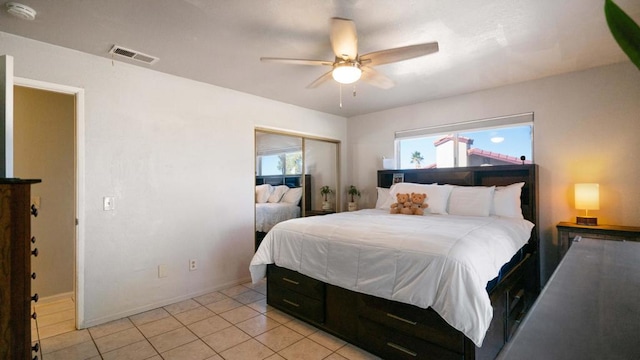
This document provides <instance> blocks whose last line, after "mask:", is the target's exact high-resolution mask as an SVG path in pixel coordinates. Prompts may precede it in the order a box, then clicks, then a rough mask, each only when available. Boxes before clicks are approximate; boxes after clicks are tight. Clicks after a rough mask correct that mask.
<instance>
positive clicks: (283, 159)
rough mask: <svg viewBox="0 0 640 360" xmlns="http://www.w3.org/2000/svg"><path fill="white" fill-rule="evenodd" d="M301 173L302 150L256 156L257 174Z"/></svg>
mask: <svg viewBox="0 0 640 360" xmlns="http://www.w3.org/2000/svg"><path fill="white" fill-rule="evenodd" d="M299 174H302V151H294V152H287V153H279V154H270V155H259V156H258V175H261V176H266V175H299Z"/></svg>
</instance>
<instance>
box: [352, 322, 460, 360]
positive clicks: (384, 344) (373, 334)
mask: <svg viewBox="0 0 640 360" xmlns="http://www.w3.org/2000/svg"><path fill="white" fill-rule="evenodd" d="M358 337H359V338H360V339H362V341H363V342H365V341H366V342H365V343H366V344H368V345H369V346H370V347H371V348H370V350H371V351H373V352H374V353H375V354H378V355H380V356H381V357H383V358H385V359H398V360H404V359H418V360H419V359H458V360H461V359H463V358H464V356H463V355H462V354H460V353H457V352H454V351H451V350H449V349H444V348H442V347H439V346H437V345H435V344H433V343H430V342H428V341H424V340H422V339H418V338H415V337H412V336H409V335H407V334H404V333H401V332H398V331H395V330H394V329H392V328H389V327H386V326H382V325H380V324H378V323H376V322H373V321H370V320H368V319H365V318H361V319H360V321H359V323H358ZM365 339H366V340H365Z"/></svg>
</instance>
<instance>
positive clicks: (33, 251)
mask: <svg viewBox="0 0 640 360" xmlns="http://www.w3.org/2000/svg"><path fill="white" fill-rule="evenodd" d="M31 255H33V256H35V257H38V248H35V249H33V250H32V251H31Z"/></svg>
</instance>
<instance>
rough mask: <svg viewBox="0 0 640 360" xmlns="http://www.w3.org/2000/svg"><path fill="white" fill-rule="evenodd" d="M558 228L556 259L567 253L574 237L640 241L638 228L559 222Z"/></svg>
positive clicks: (639, 229) (639, 228)
mask: <svg viewBox="0 0 640 360" xmlns="http://www.w3.org/2000/svg"><path fill="white" fill-rule="evenodd" d="M556 228H558V256H559V257H558V259H559V260H561V259H562V258H563V257H564V254H566V253H567V250H569V247H570V246H571V243H572V242H573V239H574V238H575V237H576V236H580V237H588V238H591V239H601V240H617V241H640V227H636V226H619V225H596V226H589V225H578V224H575V223H570V222H560V223H558V225H556Z"/></svg>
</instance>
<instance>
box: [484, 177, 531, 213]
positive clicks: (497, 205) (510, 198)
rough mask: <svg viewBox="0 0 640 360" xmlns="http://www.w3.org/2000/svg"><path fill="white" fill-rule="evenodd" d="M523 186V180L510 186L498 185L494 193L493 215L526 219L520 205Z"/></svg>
mask: <svg viewBox="0 0 640 360" xmlns="http://www.w3.org/2000/svg"><path fill="white" fill-rule="evenodd" d="M523 186H524V183H523V182H519V183H515V184H511V185H509V186H498V187H497V188H496V191H495V192H494V194H493V204H492V205H493V206H492V207H491V212H490V213H491V215H498V216H505V217H510V218H516V219H524V216H522V208H521V207H520V205H521V204H520V193H522V187H523Z"/></svg>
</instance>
